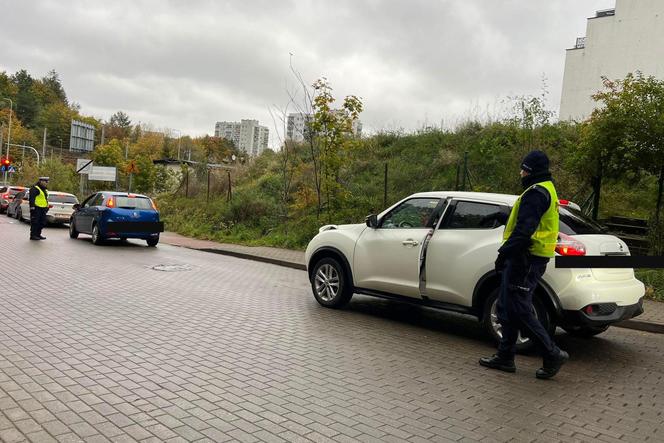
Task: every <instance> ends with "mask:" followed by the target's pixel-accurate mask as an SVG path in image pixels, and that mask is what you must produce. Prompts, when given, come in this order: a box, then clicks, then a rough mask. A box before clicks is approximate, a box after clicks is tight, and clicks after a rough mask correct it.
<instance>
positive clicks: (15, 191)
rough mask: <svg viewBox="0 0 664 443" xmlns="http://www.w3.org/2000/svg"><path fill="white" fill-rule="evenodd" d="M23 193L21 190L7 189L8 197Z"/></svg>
mask: <svg viewBox="0 0 664 443" xmlns="http://www.w3.org/2000/svg"><path fill="white" fill-rule="evenodd" d="M21 191H23V188H9V195H16V194H18V193H19V192H21Z"/></svg>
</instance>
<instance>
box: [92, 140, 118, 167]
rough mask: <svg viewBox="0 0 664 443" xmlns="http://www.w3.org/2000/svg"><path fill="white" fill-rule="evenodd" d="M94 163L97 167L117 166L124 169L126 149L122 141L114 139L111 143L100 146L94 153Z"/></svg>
mask: <svg viewBox="0 0 664 443" xmlns="http://www.w3.org/2000/svg"><path fill="white" fill-rule="evenodd" d="M92 161H93V162H94V164H95V165H97V166H115V167H116V168H122V166H123V165H124V161H125V160H124V148H123V147H122V145H121V144H120V141H119V140H117V139H113V140H111V141H110V142H108V143H106V144H104V145H99V146H97V148H96V149H95V150H94V151H93V153H92Z"/></svg>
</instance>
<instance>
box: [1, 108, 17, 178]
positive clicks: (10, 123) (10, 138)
mask: <svg viewBox="0 0 664 443" xmlns="http://www.w3.org/2000/svg"><path fill="white" fill-rule="evenodd" d="M3 100H8V101H9V126H8V127H7V157H6V158H9V143H11V141H12V110H13V109H14V102H13V101H12V99H11V98H7V97H3ZM0 153H2V144H0ZM5 183H8V181H7V171H5Z"/></svg>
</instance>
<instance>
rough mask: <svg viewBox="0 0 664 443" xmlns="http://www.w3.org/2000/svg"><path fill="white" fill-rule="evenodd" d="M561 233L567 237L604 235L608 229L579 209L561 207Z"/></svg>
mask: <svg viewBox="0 0 664 443" xmlns="http://www.w3.org/2000/svg"><path fill="white" fill-rule="evenodd" d="M558 212H559V214H560V232H562V233H563V234H567V235H584V234H604V233H605V232H606V231H607V229H606V228H605V227H604V226H602V225H600V224H598V223H597V222H595V221H593V220H592V219H590V218H589V217H586V215H585V214H584V213H583V212H581V211H579V210H578V209H574V208H571V207H569V206H561V207H560V209H559V211H558Z"/></svg>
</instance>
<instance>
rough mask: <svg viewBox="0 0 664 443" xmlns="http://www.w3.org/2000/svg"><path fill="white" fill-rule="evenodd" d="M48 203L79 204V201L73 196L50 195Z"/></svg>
mask: <svg viewBox="0 0 664 443" xmlns="http://www.w3.org/2000/svg"><path fill="white" fill-rule="evenodd" d="M48 201H49V202H51V203H70V204H72V205H73V204H76V203H78V199H77V198H76V197H74V196H73V195H62V194H49V195H48Z"/></svg>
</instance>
